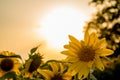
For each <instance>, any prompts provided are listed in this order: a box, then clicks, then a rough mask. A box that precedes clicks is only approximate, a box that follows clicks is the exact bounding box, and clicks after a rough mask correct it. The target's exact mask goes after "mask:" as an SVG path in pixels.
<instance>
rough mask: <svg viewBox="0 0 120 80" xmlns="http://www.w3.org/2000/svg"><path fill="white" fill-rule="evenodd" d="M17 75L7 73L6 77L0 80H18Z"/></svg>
mask: <svg viewBox="0 0 120 80" xmlns="http://www.w3.org/2000/svg"><path fill="white" fill-rule="evenodd" d="M16 76H17V75H16V74H15V72H13V71H12V72H8V73H6V74H5V75H4V76H2V77H1V78H0V80H6V79H11V78H12V79H13V80H17V78H16Z"/></svg>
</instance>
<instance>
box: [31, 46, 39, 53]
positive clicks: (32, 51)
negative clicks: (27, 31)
mask: <svg viewBox="0 0 120 80" xmlns="http://www.w3.org/2000/svg"><path fill="white" fill-rule="evenodd" d="M37 49H38V46H37V47H35V48H32V49H31V50H30V53H31V54H33V53H34V52H35V51H36V50H37Z"/></svg>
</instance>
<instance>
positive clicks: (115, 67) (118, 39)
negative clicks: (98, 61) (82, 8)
mask: <svg viewBox="0 0 120 80" xmlns="http://www.w3.org/2000/svg"><path fill="white" fill-rule="evenodd" d="M89 5H90V6H94V7H95V8H96V12H95V13H93V15H92V18H91V19H90V20H89V21H87V23H86V25H85V30H88V31H89V32H93V31H95V32H97V33H98V36H99V38H103V37H105V38H106V41H107V43H108V45H107V48H109V49H112V50H114V54H113V55H111V56H108V57H109V58H111V59H112V61H111V62H108V61H105V60H104V62H106V64H105V65H106V68H105V70H104V71H103V72H101V71H99V70H95V71H94V72H93V74H94V75H95V77H96V78H97V79H98V80H118V79H120V78H119V73H120V57H119V55H120V0H91V1H90V2H89Z"/></svg>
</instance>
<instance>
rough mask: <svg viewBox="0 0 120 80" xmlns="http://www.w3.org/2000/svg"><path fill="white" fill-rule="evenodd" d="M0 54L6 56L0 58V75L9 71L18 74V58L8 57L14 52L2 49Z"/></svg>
mask: <svg viewBox="0 0 120 80" xmlns="http://www.w3.org/2000/svg"><path fill="white" fill-rule="evenodd" d="M0 55H1V56H6V58H2V57H1V58H0V77H2V76H3V75H4V74H6V73H7V72H10V71H14V72H16V74H19V68H20V64H21V63H20V61H19V59H18V58H15V57H9V56H14V55H15V54H14V53H13V52H9V51H3V52H0Z"/></svg>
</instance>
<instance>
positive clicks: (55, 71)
mask: <svg viewBox="0 0 120 80" xmlns="http://www.w3.org/2000/svg"><path fill="white" fill-rule="evenodd" d="M49 64H50V66H51V68H52V70H53V72H54V74H57V72H58V65H57V63H54V62H51V63H49Z"/></svg>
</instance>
